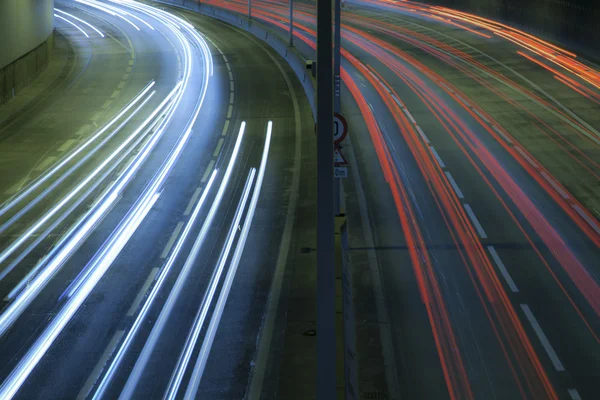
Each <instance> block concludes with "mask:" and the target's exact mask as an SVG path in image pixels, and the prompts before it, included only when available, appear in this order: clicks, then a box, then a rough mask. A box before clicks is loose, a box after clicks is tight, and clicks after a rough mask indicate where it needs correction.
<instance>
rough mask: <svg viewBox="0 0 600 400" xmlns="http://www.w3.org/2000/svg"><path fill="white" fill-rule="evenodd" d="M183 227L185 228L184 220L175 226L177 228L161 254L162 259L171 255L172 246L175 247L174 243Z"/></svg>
mask: <svg viewBox="0 0 600 400" xmlns="http://www.w3.org/2000/svg"><path fill="white" fill-rule="evenodd" d="M181 228H183V222H182V221H179V222H178V223H177V226H176V227H175V230H174V231H173V233H172V234H171V238H170V239H169V241H168V242H167V245H166V246H165V248H164V250H163V251H162V253H161V254H160V258H161V259H164V258H167V256H168V255H169V252H170V251H171V248H172V247H173V243H175V240H176V239H177V236H179V232H181Z"/></svg>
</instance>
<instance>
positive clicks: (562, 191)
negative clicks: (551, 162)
mask: <svg viewBox="0 0 600 400" xmlns="http://www.w3.org/2000/svg"><path fill="white" fill-rule="evenodd" d="M541 174H542V176H543V177H544V179H546V180H547V181H548V183H549V184H551V185H552V187H553V188H554V190H556V191H557V192H558V193H559V194H560V195H561V196H562V197H563V198H564V199H568V198H569V195H568V194H567V193H566V192H565V191H564V190H562V188H561V187H560V186H558V183H556V182H555V181H554V179H552V178H550V177H549V176H548V174H546V173H545V172H544V171H542V172H541Z"/></svg>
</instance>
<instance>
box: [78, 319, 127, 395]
mask: <svg viewBox="0 0 600 400" xmlns="http://www.w3.org/2000/svg"><path fill="white" fill-rule="evenodd" d="M124 332H125V331H122V330H121V331H116V332H115V334H114V336H113V337H112V339H111V340H110V342H109V343H108V346H107V347H106V350H104V354H102V357H100V360H98V364H96V367H94V370H93V371H92V373H91V374H90V377H89V378H88V380H87V381H86V382H85V385H83V388H82V389H81V391H80V392H79V394H78V395H77V400H84V399H85V398H86V397H87V395H88V393H89V392H90V390H91V389H92V386H94V383H96V380H97V379H98V377H99V376H100V373H101V372H102V370H103V369H104V364H106V362H107V361H108V358H109V357H110V356H111V355H112V353H113V351H114V350H115V347H117V343H119V340H121V336H123V333H124Z"/></svg>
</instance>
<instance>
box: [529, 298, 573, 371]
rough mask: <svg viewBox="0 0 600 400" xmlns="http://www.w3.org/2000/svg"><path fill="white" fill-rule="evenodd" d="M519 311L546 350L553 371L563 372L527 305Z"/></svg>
mask: <svg viewBox="0 0 600 400" xmlns="http://www.w3.org/2000/svg"><path fill="white" fill-rule="evenodd" d="M521 309H522V310H523V313H525V317H527V320H528V321H529V323H530V324H531V327H532V328H533V330H534V332H535V334H536V335H537V337H538V339H539V340H540V342H542V346H543V347H544V350H546V353H547V354H548V357H550V361H552V365H553V366H554V369H555V370H557V371H559V372H562V371H564V370H565V367H564V366H563V364H562V363H561V362H560V360H559V359H558V356H557V355H556V352H555V351H554V349H553V348H552V345H550V341H549V340H548V338H547V337H546V334H545V333H544V331H543V330H542V327H541V326H540V324H538V322H537V319H535V317H534V315H533V313H532V312H531V309H530V308H529V306H528V305H527V304H521Z"/></svg>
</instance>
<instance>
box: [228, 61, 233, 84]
mask: <svg viewBox="0 0 600 400" xmlns="http://www.w3.org/2000/svg"><path fill="white" fill-rule="evenodd" d="M227 67H229V64H227ZM228 69H229V68H228ZM232 80H233V73H231V69H229V81H232Z"/></svg>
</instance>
